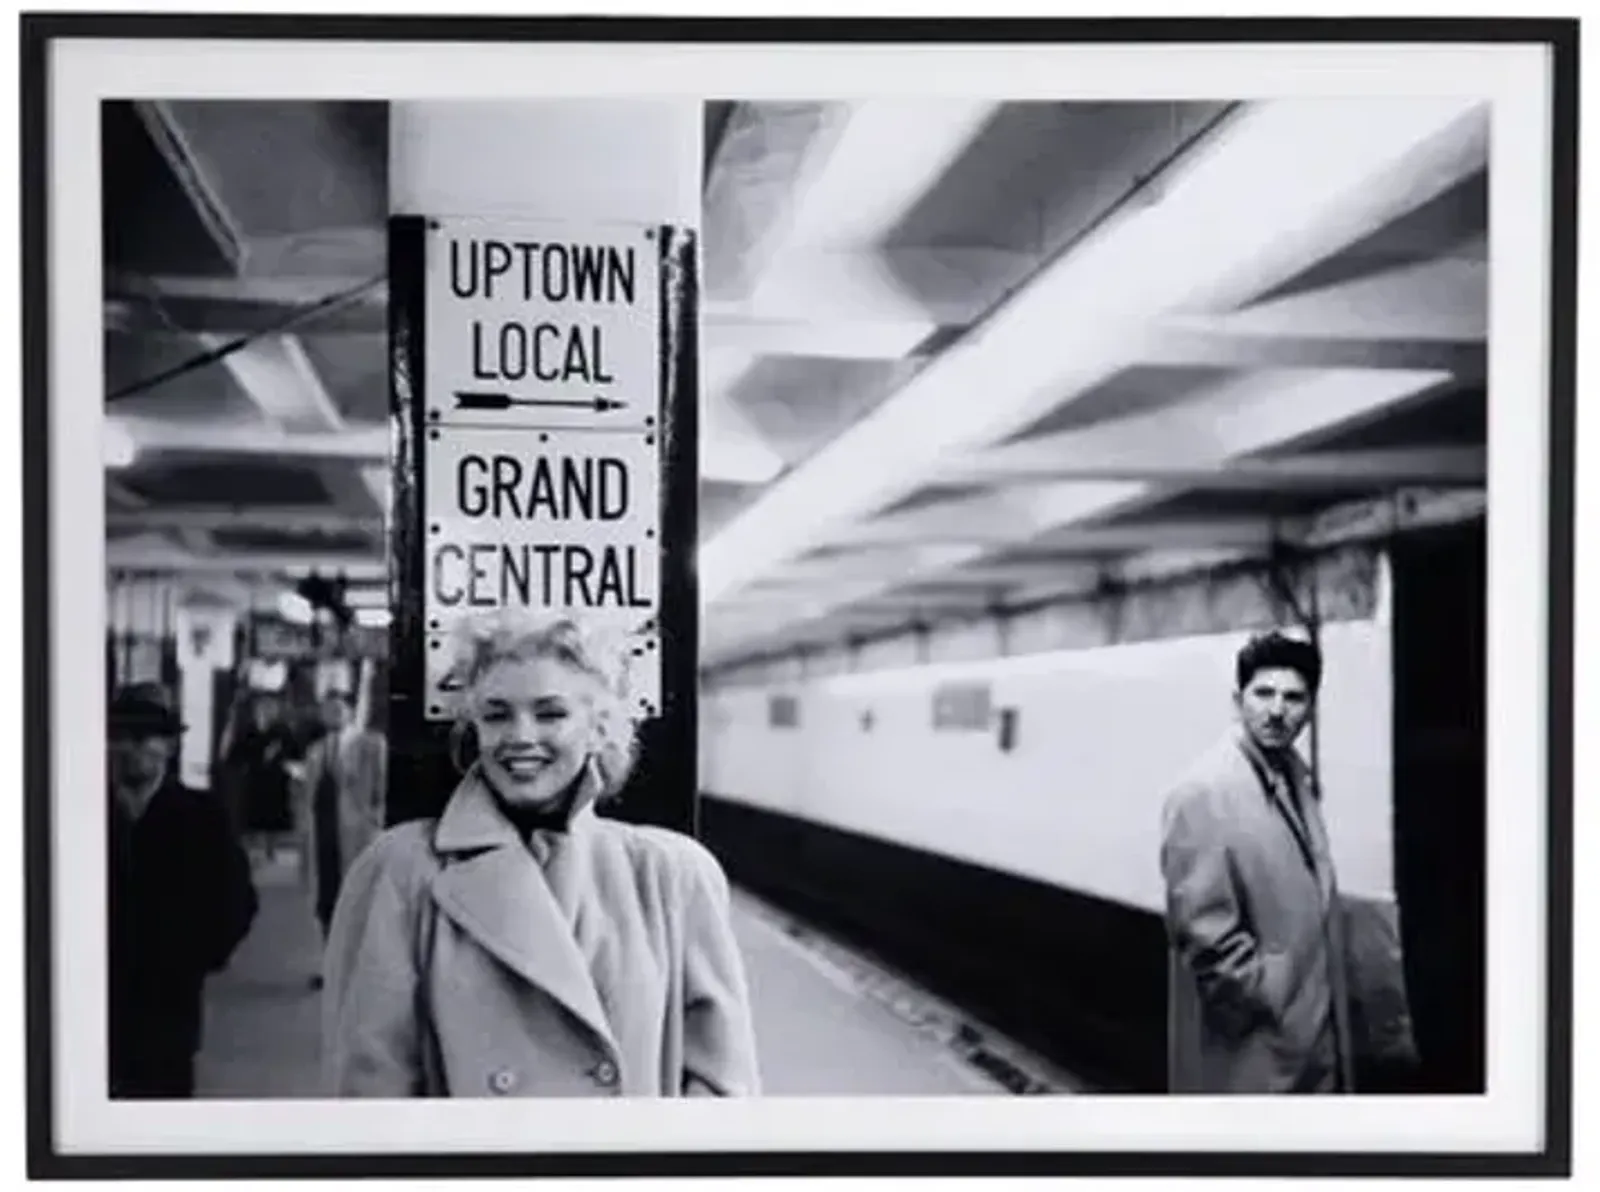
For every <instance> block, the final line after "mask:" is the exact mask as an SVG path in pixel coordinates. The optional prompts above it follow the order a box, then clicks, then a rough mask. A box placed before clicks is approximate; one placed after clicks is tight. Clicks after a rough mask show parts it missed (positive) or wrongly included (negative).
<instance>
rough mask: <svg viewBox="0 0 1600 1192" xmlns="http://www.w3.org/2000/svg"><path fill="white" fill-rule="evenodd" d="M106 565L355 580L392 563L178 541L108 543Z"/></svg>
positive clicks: (379, 573)
mask: <svg viewBox="0 0 1600 1192" xmlns="http://www.w3.org/2000/svg"><path fill="white" fill-rule="evenodd" d="M106 566H107V567H112V568H117V569H121V570H138V571H162V572H170V573H173V574H181V573H188V572H201V573H216V572H227V573H232V574H237V575H294V576H300V575H309V574H310V573H311V572H313V571H315V572H318V573H319V574H322V575H327V576H332V575H336V574H339V573H343V574H344V575H345V576H346V578H348V579H350V580H355V581H374V580H382V579H384V578H385V577H386V576H387V574H388V564H387V562H386V561H385V560H384V559H383V558H381V557H374V556H373V555H371V554H356V553H352V552H349V551H343V552H338V553H334V552H322V553H318V552H295V551H272V552H262V551H223V552H218V553H217V554H214V555H198V554H194V553H192V552H190V551H187V550H184V549H183V548H182V547H180V546H178V545H177V544H175V543H174V544H170V545H166V546H158V545H156V544H153V543H148V542H141V543H134V544H126V545H125V544H123V543H118V542H108V543H107V544H106Z"/></svg>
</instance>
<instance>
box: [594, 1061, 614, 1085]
mask: <svg viewBox="0 0 1600 1192" xmlns="http://www.w3.org/2000/svg"><path fill="white" fill-rule="evenodd" d="M594 1078H595V1079H596V1080H597V1081H599V1082H600V1083H601V1084H616V1083H617V1066H616V1065H615V1064H613V1063H612V1062H611V1061H610V1060H602V1061H601V1062H600V1063H599V1064H598V1065H597V1066H596V1067H595V1070H594Z"/></svg>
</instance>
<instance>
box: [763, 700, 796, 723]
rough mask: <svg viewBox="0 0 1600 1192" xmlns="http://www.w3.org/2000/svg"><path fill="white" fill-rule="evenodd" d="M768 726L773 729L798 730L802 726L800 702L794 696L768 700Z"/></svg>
mask: <svg viewBox="0 0 1600 1192" xmlns="http://www.w3.org/2000/svg"><path fill="white" fill-rule="evenodd" d="M767 724H768V725H770V726H771V727H773V728H797V727H798V726H799V724H800V701H799V700H798V699H796V698H795V697H794V696H792V695H774V696H770V697H769V698H768V699H767Z"/></svg>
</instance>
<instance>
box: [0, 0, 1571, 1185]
mask: <svg viewBox="0 0 1600 1192" xmlns="http://www.w3.org/2000/svg"><path fill="white" fill-rule="evenodd" d="M75 38H99V39H155V38H161V39H183V40H192V39H248V40H277V39H293V40H297V41H304V40H311V41H377V42H392V41H408V42H423V41H436V40H437V41H455V42H499V41H531V42H545V43H551V42H555V43H560V42H579V41H583V42H642V43H651V42H656V43H660V42H679V41H693V42H707V43H734V42H814V43H824V44H841V43H858V44H859V43H875V42H876V43H884V42H892V43H904V42H927V43H944V44H951V43H968V42H970V43H987V44H998V43H1020V42H1026V43H1040V42H1060V43H1073V44H1104V43H1115V42H1130V41H1131V42H1150V41H1161V42H1166V43H1177V44H1196V45H1198V44H1207V43H1211V44H1214V43H1223V42H1228V43H1235V42H1237V43H1252V44H1270V43H1289V42H1294V43H1318V42H1345V43H1385V44H1390V45H1427V44H1433V43H1499V44H1505V43H1518V44H1523V45H1538V46H1543V47H1545V48H1546V49H1547V50H1548V52H1549V54H1550V58H1551V78H1552V86H1553V94H1552V95H1551V97H1550V98H1551V112H1552V115H1553V120H1552V131H1553V143H1552V146H1551V149H1552V176H1551V178H1550V184H1551V192H1550V193H1551V198H1552V203H1553V220H1552V226H1551V229H1550V236H1551V240H1550V249H1551V263H1552V276H1551V279H1550V287H1551V288H1550V307H1549V328H1548V330H1549V334H1550V354H1549V360H1548V367H1549V383H1550V392H1551V405H1550V408H1549V435H1548V443H1547V450H1548V460H1549V475H1548V478H1547V479H1548V501H1549V506H1548V508H1549V522H1548V544H1547V545H1548V551H1549V566H1550V575H1549V595H1548V609H1547V613H1548V618H1549V620H1548V624H1549V640H1548V649H1549V655H1548V691H1547V698H1548V709H1549V713H1548V716H1549V718H1548V723H1547V725H1546V732H1547V739H1546V742H1545V747H1546V759H1547V766H1548V791H1549V804H1548V807H1547V809H1546V810H1547V827H1546V833H1547V839H1546V857H1547V868H1546V873H1545V883H1546V885H1545V896H1546V898H1547V905H1548V908H1549V918H1548V932H1549V934H1548V939H1547V941H1546V945H1547V946H1546V956H1547V958H1548V960H1547V963H1548V969H1547V972H1546V973H1545V974H1544V977H1545V981H1546V989H1547V993H1546V1004H1545V1007H1544V1011H1545V1016H1546V1018H1545V1021H1546V1038H1547V1043H1548V1052H1547V1055H1546V1056H1545V1072H1546V1075H1545V1087H1544V1123H1543V1125H1544V1140H1545V1141H1544V1146H1543V1148H1542V1149H1541V1150H1539V1151H1537V1152H1532V1153H1520V1154H1502V1153H1407V1154H1396V1153H1372V1154H1361V1153H1351V1152H1338V1153H1245V1152H1237V1153H1177V1152H1167V1151H1161V1152H1155V1151H1152V1152H1122V1153H1115V1152H1098V1153H1097V1152H1088V1151H1079V1152H1043V1151H1037V1152H950V1151H934V1150H929V1151H917V1152H876V1153H862V1152H848V1153H843V1152H841V1153H830V1152H822V1151H808V1152H792V1153H779V1152H768V1153H760V1152H729V1153H632V1154H617V1153H610V1154H606V1153H594V1154H546V1155H511V1154H495V1155H488V1154H481V1155H464V1154H429V1155H417V1154H365V1155H356V1154H337V1155H335V1154H322V1155H312V1154H304V1155H287V1154H235V1155H159V1156H158V1155H154V1154H146V1155H131V1154H130V1155H110V1154H104V1155H84V1154H66V1153H63V1152H62V1151H61V1150H60V1149H59V1147H58V1144H57V1140H56V1109H55V1106H54V1097H53V1087H54V1074H55V1064H56V1057H55V1056H54V1054H53V1049H52V1039H53V1031H54V1026H55V1022H54V1012H53V994H54V991H53V989H52V979H51V972H50V964H49V957H50V953H51V946H52V926H51V925H52V905H51V889H52V872H51V841H50V818H51V817H50V807H49V802H50V799H51V792H52V772H51V771H52V764H51V742H52V739H53V735H54V734H55V733H58V732H60V731H63V729H64V727H65V726H62V725H60V724H58V723H56V722H55V721H54V719H53V717H52V713H51V708H52V698H53V688H54V682H53V676H52V674H51V659H50V650H51V645H50V643H51V640H52V637H51V632H52V620H53V619H54V617H55V616H56V614H55V612H54V610H53V606H52V591H51V579H50V555H51V541H50V537H51V531H50V523H51V510H50V473H49V466H50V465H49V458H50V455H49V450H48V443H49V393H50V369H49V332H50V325H49V294H50V270H49V260H48V252H47V245H48V243H49V240H48V231H49V225H50V211H49V208H48V197H47V181H48V179H47V169H48V148H49V146H48V141H49V128H50V108H49V100H48V94H49V80H50V60H51V48H52V46H53V45H54V44H55V43H57V42H58V41H61V40H63V39H75ZM1578 44H1579V43H1578V23H1577V21H1576V20H1556V19H1528V20H1520V19H1421V18H1416V19H1412V18H1406V19H1368V18H1358V19H1348V18H1338V19H1332V18H1330V19H1309V18H1294V19H1208V18H1206V19H1202V18H1184V19H1115V20H1107V19H1092V20H1090V19H1085V20H1070V19H1032V18H1029V19H857V20H837V19H798V18H782V19H776V18H775V19H756V18H692V19H691V18H660V19H642V18H608V17H593V16H590V17H561V18H498V17H496V18H487V17H486V18H470V17H462V18H447V17H403V18H401V17H396V18H387V17H358V16H347V15H330V16H304V15H294V16H289V15H270V16H242V15H221V14H216V15H187V14H185V15H151V14H143V13H95V14H58V13H50V14H39V13H25V14H23V15H22V18H21V30H20V54H21V118H22V122H21V145H22V162H21V165H22V181H23V185H22V217H23V218H22V249H23V291H22V315H23V377H22V384H23V390H22V391H23V401H22V430H23V441H24V465H23V491H22V497H23V502H24V506H23V508H24V558H23V560H22V563H23V572H22V573H23V588H24V603H25V616H26V632H25V637H24V643H25V645H24V658H23V662H24V692H23V698H24V729H25V734H26V736H25V741H26V750H25V787H24V789H25V792H26V793H25V798H24V799H23V820H24V824H23V828H24V838H25V847H26V857H27V869H26V935H25V941H26V1010H27V1046H28V1056H27V1109H28V1125H27V1151H28V1157H27V1168H28V1172H29V1175H30V1176H31V1177H33V1178H97V1179H104V1178H124V1177H145V1178H147V1177H152V1176H161V1177H182V1178H223V1177H250V1178H271V1177H284V1176H321V1177H330V1176H331V1177H339V1176H354V1175H363V1176H374V1175H376V1176H446V1175H452V1176H459V1175H471V1176H509V1175H524V1176H528V1175H540V1176H617V1175H661V1176H686V1175H721V1176H732V1175H751V1176H757V1175H842V1174H859V1175H935V1174H938V1175H976V1174H1004V1175H1106V1176H1109V1175H1125V1176H1133V1175H1143V1176H1155V1175H1169V1176H1170V1175H1209V1176H1229V1175H1231V1176H1269V1175H1296V1174H1307V1175H1309V1174H1316V1175H1322V1176H1333V1175H1337V1176H1378V1175H1389V1176H1394V1175H1400V1176H1465V1175H1473V1176H1530V1175H1536V1176H1555V1175H1563V1174H1568V1173H1569V1172H1570V1169H1571V1159H1572V1071H1573V1069H1572V1063H1573V1057H1572V1045H1571V1026H1572V987H1573V974H1572V956H1573V949H1572V924H1573V915H1572V896H1573V882H1572V874H1573V868H1572V858H1573V850H1572V829H1573V797H1572V777H1573V775H1572V754H1573V721H1572V703H1573V673H1574V667H1573V600H1574V570H1573V555H1574V520H1575V510H1574V471H1575V449H1574V445H1573V444H1574V439H1573V431H1574V426H1575V415H1576V401H1575V386H1576V350H1577V341H1576V302H1577V255H1576V246H1577V240H1576V233H1577V125H1578V116H1577V114H1578ZM1002 747H1003V746H1002Z"/></svg>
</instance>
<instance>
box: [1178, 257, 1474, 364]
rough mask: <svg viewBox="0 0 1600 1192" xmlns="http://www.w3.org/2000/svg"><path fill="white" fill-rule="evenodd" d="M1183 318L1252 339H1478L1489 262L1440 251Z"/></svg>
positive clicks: (1446, 340) (1210, 328) (1457, 340)
mask: <svg viewBox="0 0 1600 1192" xmlns="http://www.w3.org/2000/svg"><path fill="white" fill-rule="evenodd" d="M1188 321H1189V323H1190V325H1191V326H1195V325H1198V326H1200V327H1202V328H1204V329H1208V330H1211V331H1213V332H1219V333H1223V334H1233V335H1237V336H1248V337H1251V338H1258V339H1259V338H1262V337H1268V336H1284V337H1290V338H1310V339H1323V340H1328V339H1335V340H1337V339H1353V340H1379V341H1383V340H1388V341H1394V340H1402V341H1404V340H1420V341H1433V342H1439V343H1444V344H1453V343H1482V342H1483V341H1484V340H1485V339H1486V338H1487V336H1488V333H1489V263H1488V262H1487V261H1476V260H1470V259H1462V258H1457V257H1440V258H1438V259H1436V260H1432V261H1422V262H1417V263H1413V264H1408V265H1404V266H1401V267H1398V268H1395V269H1390V270H1387V271H1385V272H1383V273H1377V274H1371V275H1368V276H1365V277H1359V278H1356V279H1355V280H1353V281H1347V282H1341V283H1339V284H1337V285H1331V286H1323V287H1320V288H1318V289H1314V290H1303V291H1299V292H1296V293H1291V294H1288V295H1286V296H1284V297H1281V298H1274V299H1271V300H1269V301H1266V302H1256V303H1250V304H1248V305H1246V306H1244V307H1242V308H1240V309H1237V310H1232V311H1229V312H1227V313H1226V314H1210V315H1205V316H1203V317H1196V316H1188ZM1174 322H1176V323H1177V325H1178V326H1182V322H1180V321H1176V320H1175V321H1174Z"/></svg>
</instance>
